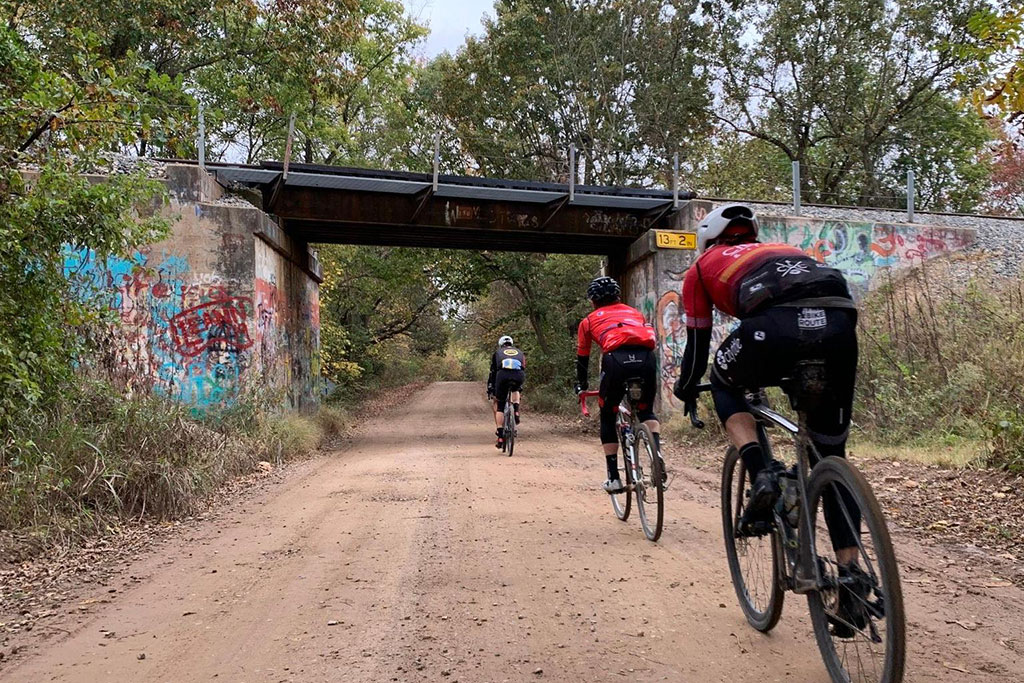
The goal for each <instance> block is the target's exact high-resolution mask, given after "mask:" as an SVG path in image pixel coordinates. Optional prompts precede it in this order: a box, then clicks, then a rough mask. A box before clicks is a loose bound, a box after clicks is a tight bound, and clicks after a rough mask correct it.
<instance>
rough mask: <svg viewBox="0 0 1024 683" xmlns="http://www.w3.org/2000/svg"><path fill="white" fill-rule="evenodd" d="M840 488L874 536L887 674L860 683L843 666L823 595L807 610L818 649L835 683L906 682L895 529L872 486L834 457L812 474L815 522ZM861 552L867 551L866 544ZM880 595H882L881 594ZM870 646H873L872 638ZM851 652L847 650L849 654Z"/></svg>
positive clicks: (815, 594) (811, 598)
mask: <svg viewBox="0 0 1024 683" xmlns="http://www.w3.org/2000/svg"><path fill="white" fill-rule="evenodd" d="M835 484H840V485H842V486H843V487H844V488H846V490H847V491H849V493H850V494H851V495H852V497H853V499H854V501H855V502H856V504H857V505H858V506H859V507H860V512H861V517H862V522H861V528H862V529H866V530H867V531H868V533H869V534H870V536H871V543H872V546H871V547H872V549H873V551H874V555H875V558H874V559H875V566H874V567H871V566H869V567H868V569H869V570H870V573H871V574H872V575H873V578H874V583H875V586H876V588H875V589H873V590H874V591H875V594H876V595H878V596H879V599H880V600H881V601H882V604H883V605H884V610H885V617H884V622H885V637H884V639H883V642H884V643H885V656H884V659H883V661H882V666H881V672H879V671H878V668H877V667H874V666H873V675H872V677H870V678H866V677H860V676H858V677H856V678H855V677H854V676H853V675H852V673H851V672H849V671H847V668H846V667H845V666H843V658H842V657H841V656H840V654H839V652H838V650H837V647H836V642H835V640H833V634H832V633H830V631H829V620H828V617H827V612H826V606H825V599H824V597H823V595H822V593H821V592H820V591H812V592H810V593H808V594H807V604H808V608H809V609H810V612H811V623H812V625H813V626H814V637H815V640H817V642H818V649H819V650H820V651H821V656H822V659H823V660H824V662H825V667H826V668H827V669H828V672H829V675H830V676H831V677H832V680H833V681H850V682H851V683H859V682H860V681H868V680H870V681H877V682H878V683H899V681H902V680H903V673H904V669H905V666H906V615H905V613H904V611H903V592H902V589H901V588H900V580H899V568H898V566H897V563H896V554H895V553H894V551H893V547H892V539H891V537H890V535H889V529H888V526H887V525H886V522H885V515H884V514H883V513H882V508H881V506H880V505H879V504H878V499H876V498H875V494H874V492H873V491H872V490H871V485H870V484H868V482H867V479H865V478H864V475H863V474H861V473H860V471H859V470H857V468H855V467H854V466H853V465H851V464H850V463H849V462H848V461H847V460H846V459H845V458H838V457H835V456H831V457H827V458H823V459H822V460H821V461H820V462H819V463H818V464H817V465H815V466H814V469H813V470H812V471H811V477H810V481H809V482H808V485H807V488H808V491H807V500H808V504H809V505H810V509H811V513H812V515H811V519H812V520H815V519H817V511H818V507H819V503H820V501H821V497H822V495H823V493H824V491H825V490H826V487H828V486H831V485H835ZM833 490H836V489H833ZM815 527H817V524H815ZM815 532H816V529H815V530H811V533H815ZM862 538H863V534H862ZM829 545H831V544H829ZM861 547H862V548H863V544H862V545H861ZM819 557H820V556H819ZM859 559H860V561H861V562H863V563H865V564H870V558H866V557H865V552H864V551H863V550H862V552H861V556H860V558H859ZM826 568H827V565H826ZM876 572H877V573H876ZM878 589H881V593H880V594H879V593H878ZM868 628H869V631H870V632H871V633H872V634H875V635H877V626H876V625H875V623H874V622H872V621H871V620H870V619H869V626H868ZM858 635H860V634H858ZM845 640H856V639H855V638H854V639H845ZM845 640H841V642H845ZM866 640H867V641H868V642H871V640H870V638H868V639H866ZM847 649H848V648H847V647H845V646H844V648H843V650H844V652H846V651H847ZM856 657H857V661H858V663H862V662H863V659H862V656H861V649H860V648H856ZM874 661H875V660H874V657H872V663H873V664H874Z"/></svg>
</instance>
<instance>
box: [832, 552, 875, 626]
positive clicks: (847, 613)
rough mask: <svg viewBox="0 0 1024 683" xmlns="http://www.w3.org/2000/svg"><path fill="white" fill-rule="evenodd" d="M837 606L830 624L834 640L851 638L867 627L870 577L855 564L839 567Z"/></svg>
mask: <svg viewBox="0 0 1024 683" xmlns="http://www.w3.org/2000/svg"><path fill="white" fill-rule="evenodd" d="M837 590H838V591H839V605H838V607H837V609H836V613H835V616H829V618H828V620H829V621H830V622H832V635H833V636H835V637H836V638H853V637H854V636H856V635H857V633H858V632H859V631H862V630H864V627H866V626H867V625H868V605H867V599H868V594H869V593H870V592H871V577H869V576H868V575H867V574H865V573H864V571H863V570H861V568H860V567H858V566H857V565H856V564H853V563H851V564H841V565H839V585H838V586H837Z"/></svg>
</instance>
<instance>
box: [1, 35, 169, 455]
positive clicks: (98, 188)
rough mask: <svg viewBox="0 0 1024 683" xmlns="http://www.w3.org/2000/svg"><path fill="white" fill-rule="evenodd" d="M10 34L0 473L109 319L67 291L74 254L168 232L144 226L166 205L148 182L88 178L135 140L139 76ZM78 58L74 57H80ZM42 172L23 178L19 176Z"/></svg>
mask: <svg viewBox="0 0 1024 683" xmlns="http://www.w3.org/2000/svg"><path fill="white" fill-rule="evenodd" d="M5 18H6V19H8V21H4V22H2V24H0V467H2V466H3V464H5V463H3V456H2V453H3V452H5V451H6V449H7V448H8V447H12V446H14V447H19V446H20V445H22V437H21V436H20V435H19V434H18V432H17V430H16V429H15V427H16V425H17V423H18V422H19V421H24V420H27V419H30V416H31V415H33V413H34V411H35V410H36V409H39V408H41V407H45V406H46V405H47V404H48V403H49V402H50V401H52V400H54V399H55V398H57V397H58V396H59V395H60V394H61V392H62V391H63V390H64V389H65V388H66V387H65V383H66V380H67V379H68V377H69V375H70V373H71V370H72V367H73V364H74V362H75V360H76V357H77V354H78V352H79V351H80V350H81V349H82V348H83V345H82V337H81V334H79V333H78V332H79V330H80V329H81V327H82V326H83V325H85V324H88V323H90V322H95V321H97V320H98V319H99V315H100V313H99V312H98V311H97V310H96V309H95V308H93V307H91V306H89V305H88V304H87V303H86V302H82V301H79V300H78V299H76V298H75V297H74V296H72V295H71V293H70V291H69V282H68V278H67V276H66V275H65V273H64V253H65V250H66V249H68V248H71V249H75V250H82V249H88V250H91V251H92V252H93V253H94V254H95V255H96V257H97V258H104V257H106V256H108V255H111V254H118V255H122V256H126V255H128V253H129V252H130V251H131V250H132V249H133V248H134V247H136V246H137V245H139V244H143V243H146V242H150V241H156V240H158V239H159V237H160V235H161V234H162V231H163V229H165V228H166V224H165V222H164V221H163V220H161V219H159V218H155V217H150V218H145V217H144V218H141V219H140V218H138V217H137V216H136V210H137V209H138V207H139V206H140V205H143V204H144V203H146V202H148V201H150V200H152V199H153V198H155V197H159V196H161V191H160V186H159V185H158V184H157V183H154V182H151V181H148V180H146V179H145V178H144V177H141V176H138V175H133V176H118V177H114V178H111V179H110V182H107V183H100V184H92V183H90V182H89V181H88V180H87V179H86V178H84V177H83V176H82V175H81V172H82V171H83V170H87V169H89V168H91V167H92V166H93V165H94V164H95V162H96V157H97V155H98V154H99V153H100V152H102V151H104V150H106V149H109V148H110V147H111V146H114V145H118V144H121V143H123V142H124V141H125V140H127V139H129V138H131V137H133V136H134V135H135V129H134V128H133V127H130V126H126V125H125V123H126V121H128V120H129V117H130V110H132V108H133V107H134V105H135V103H136V102H137V101H139V98H141V97H143V95H142V94H141V93H139V92H138V91H137V90H135V89H134V87H133V85H134V83H135V80H134V75H133V74H131V73H124V72H122V71H121V70H119V69H118V65H117V64H115V63H113V62H111V61H110V60H109V59H107V58H106V57H104V56H102V55H101V54H99V53H98V52H97V51H96V50H94V49H93V48H95V46H96V45H97V44H98V42H97V38H96V36H95V35H91V34H83V33H79V34H76V35H75V36H73V38H74V43H73V47H74V49H76V50H78V58H77V59H75V60H69V61H67V62H63V61H53V62H51V61H49V60H48V59H46V58H44V57H42V56H41V55H40V54H39V53H38V52H37V51H35V50H34V45H33V44H32V42H31V41H30V40H29V39H28V38H27V37H26V36H24V35H22V34H21V33H19V31H18V30H16V28H12V24H14V23H16V22H13V21H12V20H11V17H9V16H8V17H5ZM71 47H72V46H69V49H71ZM25 160H31V161H34V162H35V164H36V170H35V172H34V173H32V174H27V175H28V177H26V174H23V173H22V171H21V169H20V168H19V164H21V163H22V162H24V161H25Z"/></svg>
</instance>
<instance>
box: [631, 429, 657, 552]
mask: <svg viewBox="0 0 1024 683" xmlns="http://www.w3.org/2000/svg"><path fill="white" fill-rule="evenodd" d="M635 433H636V438H635V439H634V440H633V448H634V455H635V456H636V457H635V459H634V462H635V463H636V472H635V473H634V474H637V475H640V476H634V477H633V479H634V486H633V490H634V491H636V511H637V513H638V514H639V515H640V527H641V528H642V529H643V530H644V536H646V537H647V540H648V541H651V542H652V543H654V542H656V541H657V540H658V539H659V538H661V531H662V526H663V524H664V521H665V489H664V487H663V486H662V483H661V462H660V461H659V460H660V459H659V458H658V452H657V449H656V448H655V447H654V435H653V434H652V433H651V428H650V427H648V426H647V425H645V424H638V425H637V427H636V432H635ZM652 503H653V507H654V524H651V520H650V518H649V517H648V506H651V504H652Z"/></svg>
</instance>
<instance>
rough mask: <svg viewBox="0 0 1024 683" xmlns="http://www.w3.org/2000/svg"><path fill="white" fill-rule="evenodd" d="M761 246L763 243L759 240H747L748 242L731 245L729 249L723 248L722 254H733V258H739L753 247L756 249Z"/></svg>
mask: <svg viewBox="0 0 1024 683" xmlns="http://www.w3.org/2000/svg"><path fill="white" fill-rule="evenodd" d="M759 246H761V245H760V244H759V243H757V242H747V243H746V244H737V245H734V246H731V247H729V248H727V249H723V250H722V256H731V257H732V258H739V257H740V256H743V254H744V253H745V252H748V251H750V250H751V249H756V248H757V247H759Z"/></svg>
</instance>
